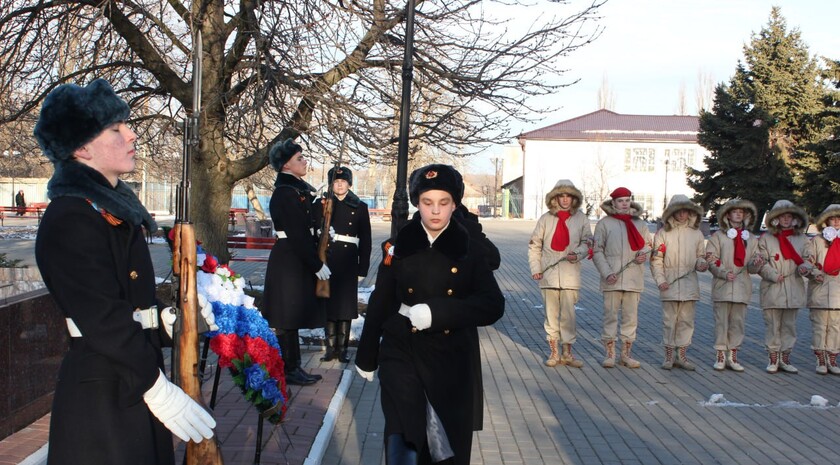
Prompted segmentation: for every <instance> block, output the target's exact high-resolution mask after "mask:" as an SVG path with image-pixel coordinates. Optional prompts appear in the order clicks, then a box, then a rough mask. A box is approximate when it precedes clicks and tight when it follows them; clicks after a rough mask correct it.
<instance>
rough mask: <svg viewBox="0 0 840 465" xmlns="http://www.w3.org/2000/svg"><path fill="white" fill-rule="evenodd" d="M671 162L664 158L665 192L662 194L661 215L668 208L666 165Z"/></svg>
mask: <svg viewBox="0 0 840 465" xmlns="http://www.w3.org/2000/svg"><path fill="white" fill-rule="evenodd" d="M670 161H671V160H670V159H669V157H668V156H666V157H665V190H664V191H663V192H662V214H665V209H666V208H668V164H669V162H670Z"/></svg>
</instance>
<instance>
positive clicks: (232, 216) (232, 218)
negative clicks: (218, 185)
mask: <svg viewBox="0 0 840 465" xmlns="http://www.w3.org/2000/svg"><path fill="white" fill-rule="evenodd" d="M246 213H248V209H247V208H231V209H230V211H228V225H229V226H230V229H232V230H234V231H236V215H240V214H241V215H244V214H246Z"/></svg>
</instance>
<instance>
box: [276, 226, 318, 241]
mask: <svg viewBox="0 0 840 465" xmlns="http://www.w3.org/2000/svg"><path fill="white" fill-rule="evenodd" d="M309 234H315V228H309ZM274 235H275V236H277V239H288V238H289V236H287V235H286V231H274Z"/></svg>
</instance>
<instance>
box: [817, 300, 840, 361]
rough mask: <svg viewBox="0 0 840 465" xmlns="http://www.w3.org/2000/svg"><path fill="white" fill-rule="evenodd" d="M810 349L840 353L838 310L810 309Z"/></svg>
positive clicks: (839, 311) (839, 318)
mask: <svg viewBox="0 0 840 465" xmlns="http://www.w3.org/2000/svg"><path fill="white" fill-rule="evenodd" d="M811 331H812V336H811V348H812V349H814V350H827V351H829V352H831V353H837V352H840V310H820V309H813V308H812V309H811Z"/></svg>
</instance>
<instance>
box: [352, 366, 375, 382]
mask: <svg viewBox="0 0 840 465" xmlns="http://www.w3.org/2000/svg"><path fill="white" fill-rule="evenodd" d="M356 372H358V373H359V376H361V377H362V378H364V379H366V380H367V381H373V372H372V371H365V370H362V369H361V368H359V366H358V365H356Z"/></svg>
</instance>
